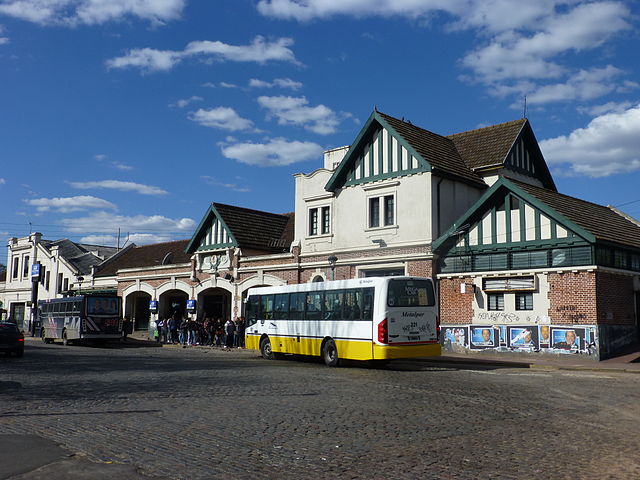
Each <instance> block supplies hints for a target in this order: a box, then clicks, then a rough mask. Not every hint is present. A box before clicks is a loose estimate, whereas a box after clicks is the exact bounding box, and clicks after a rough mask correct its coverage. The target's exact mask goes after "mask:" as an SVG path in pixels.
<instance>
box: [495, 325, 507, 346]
mask: <svg viewBox="0 0 640 480" xmlns="http://www.w3.org/2000/svg"><path fill="white" fill-rule="evenodd" d="M497 328H498V329H499V331H500V346H501V347H506V346H507V326H506V325H500V326H499V327H497Z"/></svg>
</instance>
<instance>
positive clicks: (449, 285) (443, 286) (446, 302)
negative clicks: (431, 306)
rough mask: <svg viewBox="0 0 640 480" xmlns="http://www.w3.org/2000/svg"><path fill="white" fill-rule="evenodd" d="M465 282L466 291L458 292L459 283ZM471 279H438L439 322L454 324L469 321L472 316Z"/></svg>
mask: <svg viewBox="0 0 640 480" xmlns="http://www.w3.org/2000/svg"><path fill="white" fill-rule="evenodd" d="M461 283H466V284H467V290H466V293H460V284H461ZM472 284H473V279H471V278H470V277H465V278H442V279H440V323H441V324H443V325H456V324H466V323H471V319H472V318H473V299H474V296H473V293H472V291H473V290H472V288H471V285H472Z"/></svg>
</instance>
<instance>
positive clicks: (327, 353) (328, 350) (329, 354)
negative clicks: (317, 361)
mask: <svg viewBox="0 0 640 480" xmlns="http://www.w3.org/2000/svg"><path fill="white" fill-rule="evenodd" d="M322 359H323V360H324V363H325V365H326V366H327V367H337V366H338V363H340V358H339V357H338V347H336V342H334V341H333V340H332V339H329V340H327V341H326V342H324V345H323V346H322Z"/></svg>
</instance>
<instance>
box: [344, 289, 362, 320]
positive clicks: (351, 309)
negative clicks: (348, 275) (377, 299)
mask: <svg viewBox="0 0 640 480" xmlns="http://www.w3.org/2000/svg"><path fill="white" fill-rule="evenodd" d="M361 307H362V290H360V289H357V290H356V289H350V290H346V291H345V292H344V319H345V320H360V313H361Z"/></svg>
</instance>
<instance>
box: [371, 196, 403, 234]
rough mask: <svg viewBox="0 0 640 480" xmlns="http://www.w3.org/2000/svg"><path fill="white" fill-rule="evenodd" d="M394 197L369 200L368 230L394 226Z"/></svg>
mask: <svg viewBox="0 0 640 480" xmlns="http://www.w3.org/2000/svg"><path fill="white" fill-rule="evenodd" d="M395 222H396V210H395V195H384V196H382V197H370V198H369V228H377V227H380V226H385V227H388V226H390V225H395Z"/></svg>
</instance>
